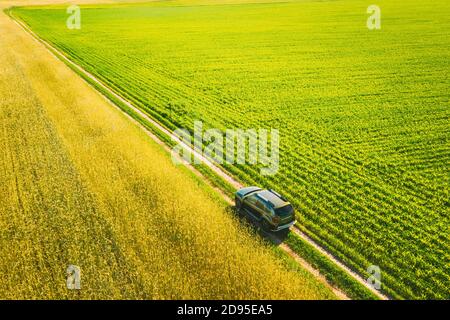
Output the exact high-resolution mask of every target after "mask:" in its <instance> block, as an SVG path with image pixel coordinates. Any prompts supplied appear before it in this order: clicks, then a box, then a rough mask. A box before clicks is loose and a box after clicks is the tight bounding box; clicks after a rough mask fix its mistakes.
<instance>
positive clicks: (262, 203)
mask: <svg viewBox="0 0 450 320" xmlns="http://www.w3.org/2000/svg"><path fill="white" fill-rule="evenodd" d="M235 204H236V209H237V210H238V211H239V212H245V213H247V214H249V215H251V216H252V217H253V218H254V219H256V220H257V221H259V222H261V226H262V228H263V229H264V230H266V231H280V230H283V229H287V228H290V227H291V226H292V225H294V223H295V214H294V208H293V207H292V205H291V204H290V203H289V202H287V200H286V199H284V198H283V197H282V196H281V195H279V194H278V193H276V192H275V191H273V190H264V189H261V188H258V187H247V188H242V189H240V190H238V191H237V192H236V194H235Z"/></svg>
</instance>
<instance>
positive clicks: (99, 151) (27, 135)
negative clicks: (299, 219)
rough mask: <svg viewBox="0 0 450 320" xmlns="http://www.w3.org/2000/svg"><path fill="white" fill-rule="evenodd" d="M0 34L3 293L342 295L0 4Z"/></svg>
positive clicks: (28, 296) (12, 295)
mask: <svg viewBox="0 0 450 320" xmlns="http://www.w3.org/2000/svg"><path fill="white" fill-rule="evenodd" d="M10 3H11V2H7V4H10ZM24 3H27V4H29V3H30V1H26V2H24ZM0 30H1V31H0V32H1V33H0V99H1V100H0V101H1V102H0V103H1V105H0V123H1V127H0V233H1V234H0V242H1V245H0V256H1V259H0V299H15V298H25V299H48V298H52V299H59V298H63V299H64V298H69V299H71V298H77V299H78V298H79V299H88V298H94V299H109V298H119V299H120V298H125V299H131V298H137V299H159V298H161V299H169V298H192V299H196V298H199V299H200V298H230V299H231V298H232V299H241V298H271V299H292V298H298V299H323V298H325V299H333V298H336V297H335V296H334V294H333V293H332V291H331V289H330V288H329V287H326V286H325V285H323V284H322V283H321V282H319V281H318V280H316V279H315V278H314V277H313V276H312V275H311V274H310V273H308V272H306V271H304V270H297V271H293V270H288V267H287V266H286V265H284V264H282V263H281V262H280V260H278V259H277V258H276V257H275V255H274V254H273V253H272V251H271V249H270V248H269V247H267V246H266V245H265V244H263V243H261V242H260V241H259V240H258V239H257V238H256V237H254V236H252V235H251V234H249V232H248V231H247V230H246V229H245V228H244V227H242V226H241V225H240V224H239V222H238V221H236V220H235V219H234V218H233V217H232V216H231V215H230V214H229V213H227V212H225V205H224V204H222V203H221V202H220V201H219V200H217V198H216V197H214V195H213V191H212V190H210V189H209V187H207V186H206V185H205V184H204V183H203V182H201V181H199V180H198V179H196V178H195V177H194V176H193V174H192V173H190V172H189V171H188V170H187V169H182V168H179V167H175V166H174V165H173V164H172V162H171V159H170V155H168V154H167V153H166V152H165V151H164V150H163V148H162V147H161V146H160V145H158V144H156V143H155V142H153V141H152V140H151V139H150V138H149V137H148V136H147V135H146V134H145V133H144V132H143V131H142V130H141V129H139V128H138V127H137V126H136V125H135V124H133V123H132V122H131V121H130V120H129V119H128V118H127V117H126V116H125V115H123V114H122V113H121V112H120V111H118V110H116V109H115V108H114V107H113V106H111V105H110V104H108V103H107V102H106V101H105V100H104V99H103V98H102V97H101V96H100V95H99V94H98V93H97V92H95V91H94V90H93V89H91V88H90V87H89V86H88V85H87V84H85V83H84V82H83V81H82V80H81V79H80V78H79V77H78V76H77V75H76V74H75V73H74V72H72V71H71V70H70V69H69V68H68V67H67V66H65V65H64V64H63V63H62V62H60V61H59V60H57V59H56V58H55V57H53V56H52V55H51V54H49V52H48V51H47V50H46V49H45V48H44V47H43V46H42V45H40V44H39V43H37V42H35V41H34V40H33V39H32V38H31V37H30V36H29V35H28V34H26V33H25V32H24V31H23V30H22V29H20V27H19V26H17V25H16V24H14V22H12V21H11V20H10V19H9V18H7V17H6V15H5V14H4V13H3V12H1V13H0ZM211 221H214V222H215V223H210V222H211ZM70 264H74V265H78V266H80V268H81V274H82V277H81V286H82V289H81V290H79V291H75V292H74V291H70V290H67V288H66V269H67V267H68V265H70ZM274 283H276V284H277V285H276V286H274Z"/></svg>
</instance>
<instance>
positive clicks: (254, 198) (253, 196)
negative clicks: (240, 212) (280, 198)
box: [247, 195, 258, 206]
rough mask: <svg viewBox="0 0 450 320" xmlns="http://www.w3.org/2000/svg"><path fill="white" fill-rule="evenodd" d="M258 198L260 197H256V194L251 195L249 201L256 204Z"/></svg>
mask: <svg viewBox="0 0 450 320" xmlns="http://www.w3.org/2000/svg"><path fill="white" fill-rule="evenodd" d="M257 200H258V199H257V198H256V196H255V195H251V196H250V197H248V198H247V202H248V203H249V204H251V205H253V206H255V205H256V202H257Z"/></svg>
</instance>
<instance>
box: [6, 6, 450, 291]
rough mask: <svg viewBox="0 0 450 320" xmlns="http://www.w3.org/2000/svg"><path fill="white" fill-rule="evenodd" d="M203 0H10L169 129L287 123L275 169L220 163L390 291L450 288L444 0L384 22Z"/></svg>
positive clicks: (356, 10) (386, 10)
mask: <svg viewBox="0 0 450 320" xmlns="http://www.w3.org/2000/svg"><path fill="white" fill-rule="evenodd" d="M197 3H198V2H187V1H183V2H164V3H160V4H159V3H152V4H149V5H146V6H143V5H139V6H135V5H133V6H125V5H120V6H114V5H112V6H111V5H109V6H91V7H87V8H85V9H83V10H82V29H81V30H79V31H73V30H72V31H71V30H68V29H66V28H65V19H66V17H67V15H66V13H65V10H63V9H61V8H59V9H58V8H56V9H52V8H48V7H47V8H40V9H38V8H34V9H27V8H18V9H15V10H14V11H13V12H14V14H15V15H17V16H18V17H20V18H21V19H22V20H24V21H25V22H26V23H27V24H28V25H30V26H31V28H32V29H33V30H34V31H35V32H37V33H38V34H39V35H40V36H41V37H43V38H44V39H46V40H48V41H50V42H51V43H52V44H54V45H55V46H56V47H58V48H59V49H61V50H62V51H64V52H65V53H66V54H67V55H68V56H69V57H70V58H71V59H73V60H74V61H76V62H77V63H79V64H80V65H82V66H83V67H84V68H85V69H87V70H88V71H89V72H91V73H93V74H95V75H96V76H97V77H98V78H99V79H101V80H102V81H103V82H104V83H106V84H108V85H109V86H111V87H112V88H113V89H114V90H116V91H117V92H119V93H120V94H121V95H123V96H124V97H126V98H127V99H129V100H130V101H132V102H133V103H134V104H135V105H136V106H138V107H139V108H140V109H141V110H143V111H145V112H146V113H148V114H149V115H151V116H152V117H153V118H155V119H156V120H158V121H159V122H160V123H162V124H163V125H165V126H166V127H168V128H170V129H175V128H177V127H186V128H192V127H193V125H192V124H193V121H194V120H197V119H201V120H202V121H203V122H204V125H205V127H214V128H219V129H222V130H223V129H225V128H234V127H239V128H247V127H250V128H260V127H267V128H270V127H273V128H278V129H279V130H280V137H281V146H280V156H281V161H280V171H279V173H278V174H277V175H276V176H273V177H262V176H260V175H259V174H258V172H259V168H258V167H257V166H254V167H251V166H225V168H226V169H227V170H229V171H230V172H231V173H232V174H234V175H235V177H237V178H238V179H240V180H241V181H243V182H245V183H247V184H259V185H263V186H267V187H272V188H274V189H277V190H281V191H282V192H283V193H285V194H286V196H287V197H288V198H289V199H290V200H292V202H293V203H294V204H295V206H296V207H297V209H298V220H299V226H300V228H301V229H302V230H303V231H304V232H306V233H307V234H308V235H309V236H310V237H311V238H313V239H314V240H316V241H317V242H319V243H320V244H321V245H322V246H324V247H326V248H327V249H328V250H329V251H331V252H332V253H333V254H334V255H336V256H337V257H339V258H340V259H341V260H342V261H344V262H345V263H346V264H347V265H349V266H350V267H351V268H352V269H354V270H355V271H357V272H358V273H360V274H361V275H366V269H367V267H369V266H370V265H378V266H380V268H381V270H382V277H383V280H382V281H383V285H382V288H383V291H384V292H385V293H386V294H388V295H390V296H392V297H394V298H449V293H448V287H449V286H450V269H449V266H448V263H447V261H448V260H449V258H450V256H449V252H450V250H449V249H450V245H449V232H448V225H449V214H448V162H449V144H448V138H449V131H448V119H449V109H448V85H449V80H448V76H447V73H448V67H449V65H448V53H447V52H448V50H447V49H446V48H447V47H448V45H449V39H450V38H449V37H448V30H449V28H450V23H449V21H448V18H447V17H448V13H449V5H448V2H447V1H444V0H439V1H435V2H434V3H433V5H430V4H428V3H426V2H423V1H419V0H407V1H402V2H401V3H399V2H397V3H392V2H390V1H384V0H382V1H379V2H378V3H377V4H378V5H379V6H380V7H381V8H382V29H381V30H380V31H376V32H372V31H368V30H367V28H366V27H365V20H366V18H367V15H366V8H367V3H365V2H364V1H356V0H352V1H319V2H315V1H300V2H292V3H291V2H289V3H264V4H249V3H245V4H239V3H238V2H236V1H235V2H234V3H233V4H232V5H220V6H219V5H208V4H211V3H212V2H208V1H201V5H197ZM211 17H214V18H211ZM125 20H126V21H130V23H132V26H133V27H132V28H131V27H130V23H123V21H125ZM124 44H126V45H124ZM237 84H239V85H237ZM367 276H368V275H367Z"/></svg>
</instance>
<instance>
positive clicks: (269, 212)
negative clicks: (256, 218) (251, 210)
mask: <svg viewBox="0 0 450 320" xmlns="http://www.w3.org/2000/svg"><path fill="white" fill-rule="evenodd" d="M264 212H265V213H267V214H269V215H272V210H271V209H270V208H269V207H267V206H264Z"/></svg>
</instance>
